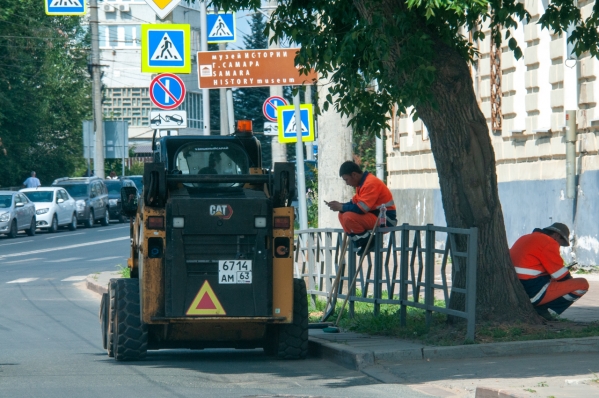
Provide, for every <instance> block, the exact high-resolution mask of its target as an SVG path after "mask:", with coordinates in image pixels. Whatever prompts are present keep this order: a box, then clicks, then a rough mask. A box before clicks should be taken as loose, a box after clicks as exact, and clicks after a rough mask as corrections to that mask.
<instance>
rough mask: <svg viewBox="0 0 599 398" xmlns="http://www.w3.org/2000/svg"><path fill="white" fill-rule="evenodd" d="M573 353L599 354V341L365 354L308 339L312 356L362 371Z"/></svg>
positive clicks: (584, 339) (382, 350)
mask: <svg viewBox="0 0 599 398" xmlns="http://www.w3.org/2000/svg"><path fill="white" fill-rule="evenodd" d="M576 352H599V337H582V338H570V339H551V340H529V341H514V342H508V343H489V344H471V345H462V346H451V347H423V348H421V349H415V348H411V349H406V350H395V351H386V350H385V347H384V346H380V347H377V348H375V349H374V350H365V349H361V348H355V347H351V346H348V345H346V344H339V343H332V342H329V341H327V340H324V339H319V338H318V337H313V336H310V354H311V355H313V356H316V357H319V358H325V359H328V360H330V361H332V362H334V363H337V364H338V365H341V366H344V367H346V368H348V369H352V370H361V369H363V368H365V367H368V366H371V365H374V364H377V363H379V362H405V361H413V360H431V359H464V358H484V357H489V358H491V357H509V356H517V355H553V354H560V353H576Z"/></svg>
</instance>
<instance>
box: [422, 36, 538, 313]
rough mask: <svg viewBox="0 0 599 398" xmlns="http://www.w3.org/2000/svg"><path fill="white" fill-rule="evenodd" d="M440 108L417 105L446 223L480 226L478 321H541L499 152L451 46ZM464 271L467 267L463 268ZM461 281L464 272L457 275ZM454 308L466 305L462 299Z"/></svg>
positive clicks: (441, 69)
mask: <svg viewBox="0 0 599 398" xmlns="http://www.w3.org/2000/svg"><path fill="white" fill-rule="evenodd" d="M435 53H436V59H435V60H434V61H433V64H434V66H435V68H436V79H435V82H434V83H433V86H432V94H433V98H434V100H435V101H436V104H437V107H433V106H431V105H424V106H422V105H421V106H418V107H417V111H418V115H419V116H420V118H421V119H422V120H423V121H424V124H425V125H426V127H427V129H428V131H429V135H430V141H431V148H432V152H433V156H434V158H435V162H436V166H437V173H438V175H439V185H440V187H441V196H442V200H443V208H444V210H445V217H446V220H447V225H448V226H450V227H456V228H470V227H477V228H478V230H479V235H478V256H477V263H478V268H477V282H476V283H477V296H476V315H477V321H479V322H480V321H488V320H492V321H500V322H506V321H517V320H519V321H524V322H534V323H536V322H538V318H537V316H536V313H535V311H534V309H533V308H532V305H531V304H530V300H529V298H528V296H527V294H526V293H525V291H524V288H523V287H522V285H521V284H520V282H519V281H518V278H517V276H516V272H515V270H514V267H513V265H512V263H511V260H510V256H509V250H508V243H507V237H506V233H505V226H504V222H503V213H502V210H501V203H500V202H499V196H498V192H497V174H496V170H495V152H494V151H493V146H492V144H491V139H490V136H489V130H488V127H487V123H486V120H485V117H484V115H483V113H482V112H481V110H480V108H479V106H478V103H477V101H476V96H475V93H474V88H473V85H472V78H471V76H470V71H469V69H468V64H467V63H466V61H464V59H463V58H462V57H461V56H460V55H459V54H458V53H457V52H456V51H455V50H454V49H452V48H450V47H448V46H447V45H445V44H444V43H442V42H441V41H438V42H437V43H436V52H435ZM462 270H463V268H462ZM455 278H457V279H458V280H457V281H456V282H458V283H460V282H461V280H463V279H464V278H465V275H464V273H463V272H458V273H457V274H456V275H455ZM454 296H455V297H453V298H452V302H451V303H450V305H451V306H452V307H453V308H459V307H463V295H454Z"/></svg>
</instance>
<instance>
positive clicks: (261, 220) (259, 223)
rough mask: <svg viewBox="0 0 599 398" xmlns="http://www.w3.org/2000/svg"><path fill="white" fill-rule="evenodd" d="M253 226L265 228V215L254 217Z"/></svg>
mask: <svg viewBox="0 0 599 398" xmlns="http://www.w3.org/2000/svg"><path fill="white" fill-rule="evenodd" d="M254 227H255V228H266V217H256V218H254Z"/></svg>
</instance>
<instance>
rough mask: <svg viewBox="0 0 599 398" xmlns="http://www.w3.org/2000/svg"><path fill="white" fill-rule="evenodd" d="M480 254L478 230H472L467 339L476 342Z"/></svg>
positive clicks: (467, 284) (467, 298)
mask: <svg viewBox="0 0 599 398" xmlns="http://www.w3.org/2000/svg"><path fill="white" fill-rule="evenodd" d="M477 253H478V228H470V234H469V235H468V265H467V267H468V270H467V272H466V278H467V280H466V314H467V316H468V318H467V319H468V326H467V330H466V338H467V339H468V340H471V341H474V331H475V327H476V257H477Z"/></svg>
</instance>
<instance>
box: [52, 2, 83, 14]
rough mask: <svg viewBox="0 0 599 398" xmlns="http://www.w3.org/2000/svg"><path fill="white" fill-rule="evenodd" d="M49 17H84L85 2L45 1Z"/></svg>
mask: <svg viewBox="0 0 599 398" xmlns="http://www.w3.org/2000/svg"><path fill="white" fill-rule="evenodd" d="M44 3H45V5H46V14H47V15H84V14H85V13H86V11H87V10H86V7H85V0H44Z"/></svg>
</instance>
